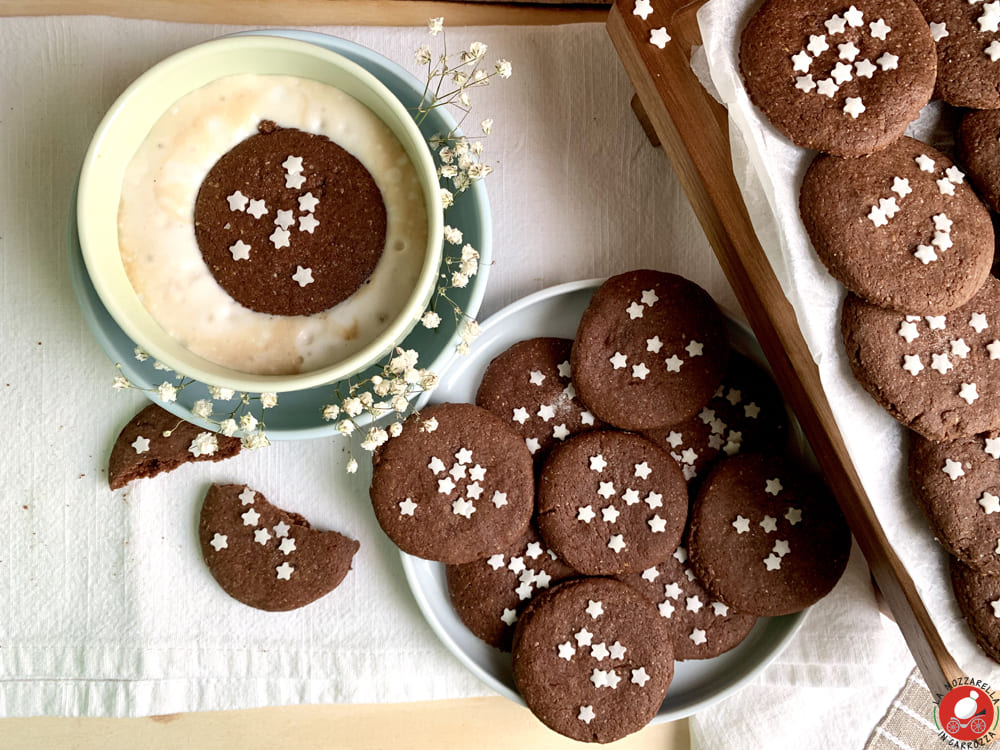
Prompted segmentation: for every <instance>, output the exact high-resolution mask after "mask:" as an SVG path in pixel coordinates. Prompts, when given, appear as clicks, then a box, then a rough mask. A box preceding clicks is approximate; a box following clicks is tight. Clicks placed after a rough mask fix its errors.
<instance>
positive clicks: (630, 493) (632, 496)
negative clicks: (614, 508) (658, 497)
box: [622, 487, 639, 505]
mask: <svg viewBox="0 0 1000 750" xmlns="http://www.w3.org/2000/svg"><path fill="white" fill-rule="evenodd" d="M622 499H623V500H624V501H625V504H626V505H635V504H636V503H637V502H639V491H638V490H633V489H632V488H631V487H629V488H628V489H626V490H625V491H624V492H623V493H622Z"/></svg>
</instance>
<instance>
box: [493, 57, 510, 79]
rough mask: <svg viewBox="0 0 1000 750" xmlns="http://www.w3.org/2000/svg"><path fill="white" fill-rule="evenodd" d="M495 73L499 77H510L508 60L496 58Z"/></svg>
mask: <svg viewBox="0 0 1000 750" xmlns="http://www.w3.org/2000/svg"><path fill="white" fill-rule="evenodd" d="M495 70H496V72H497V75H498V76H500V77H501V78H510V74H511V65H510V60H503V59H501V60H497V64H496V68H495Z"/></svg>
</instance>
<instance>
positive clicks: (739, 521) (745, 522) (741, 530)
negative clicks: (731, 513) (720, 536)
mask: <svg viewBox="0 0 1000 750" xmlns="http://www.w3.org/2000/svg"><path fill="white" fill-rule="evenodd" d="M733 528H734V529H736V533H737V534H745V533H747V532H748V531H750V519H749V518H744V517H743V516H740V515H738V516H736V520H735V521H733Z"/></svg>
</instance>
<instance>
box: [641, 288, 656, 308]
mask: <svg viewBox="0 0 1000 750" xmlns="http://www.w3.org/2000/svg"><path fill="white" fill-rule="evenodd" d="M641 299H642V304H644V305H648V306H649V307H652V306H653V305H655V304H656V303H657V302H659V301H660V298H659V297H657V296H656V290H655V289H647V290H645V291H644V292H643V293H642V297H641Z"/></svg>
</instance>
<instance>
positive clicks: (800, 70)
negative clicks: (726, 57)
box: [740, 0, 937, 156]
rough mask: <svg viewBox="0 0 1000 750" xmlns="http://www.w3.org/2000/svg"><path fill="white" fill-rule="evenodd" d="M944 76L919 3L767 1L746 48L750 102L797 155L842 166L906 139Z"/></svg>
mask: <svg viewBox="0 0 1000 750" xmlns="http://www.w3.org/2000/svg"><path fill="white" fill-rule="evenodd" d="M936 69H937V66H936V64H935V55H934V41H933V40H932V39H931V35H930V31H929V30H928V28H927V24H926V22H925V21H924V19H923V18H922V17H921V15H920V11H919V10H918V9H917V7H916V6H915V5H914V4H913V2H912V0H852V2H839V1H837V0H834V1H831V0H823V1H822V2H815V0H766V2H764V4H763V5H761V6H760V8H759V10H758V11H757V12H756V13H755V14H754V15H753V17H752V18H751V19H750V22H749V23H748V24H747V26H746V28H745V29H744V30H743V35H742V37H741V39H740V72H741V73H742V74H743V80H744V82H745V84H746V89H747V93H748V94H749V95H750V100H751V101H752V102H753V103H754V104H755V105H756V106H757V107H758V108H759V109H760V110H761V112H763V114H764V116H765V117H767V119H768V120H770V121H771V124H772V125H774V126H775V127H776V128H777V129H778V130H780V131H781V132H782V133H783V134H784V135H785V136H787V137H788V138H789V140H791V141H792V142H793V143H795V144H796V145H798V146H803V147H805V148H812V149H816V150H818V151H823V152H825V153H829V154H835V155H837V156H862V155H864V154H871V153H874V152H875V151H879V150H881V149H883V148H886V147H887V146H889V145H890V144H892V143H893V142H894V141H896V139H898V138H899V137H900V136H902V135H903V132H904V131H905V130H906V126H907V125H908V124H909V123H910V122H912V121H913V120H915V119H917V117H918V115H919V114H920V110H921V108H922V107H923V106H924V105H925V104H926V103H927V102H928V101H929V100H930V98H931V94H932V93H933V90H934V77H935V73H936Z"/></svg>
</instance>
